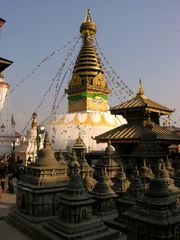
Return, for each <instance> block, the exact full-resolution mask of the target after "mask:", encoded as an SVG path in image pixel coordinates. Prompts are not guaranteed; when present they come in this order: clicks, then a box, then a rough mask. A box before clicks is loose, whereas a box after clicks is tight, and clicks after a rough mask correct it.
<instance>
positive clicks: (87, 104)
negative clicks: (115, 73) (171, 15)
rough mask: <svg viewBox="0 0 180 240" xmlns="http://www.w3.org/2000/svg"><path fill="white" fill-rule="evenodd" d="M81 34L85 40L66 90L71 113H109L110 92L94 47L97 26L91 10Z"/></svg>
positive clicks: (82, 25) (88, 12)
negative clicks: (90, 111)
mask: <svg viewBox="0 0 180 240" xmlns="http://www.w3.org/2000/svg"><path fill="white" fill-rule="evenodd" d="M80 33H81V36H82V40H83V45H82V48H81V50H80V52H79V55H78V58H77V60H76V64H75V66H74V70H73V74H72V79H71V81H70V83H69V87H68V89H67V90H66V93H68V95H69V96H68V100H69V112H76V111H83V110H93V111H107V110H108V109H109V107H108V101H107V94H108V93H109V92H110V90H109V89H108V86H107V82H106V80H105V78H104V73H103V70H102V66H101V64H100V60H99V57H98V54H97V52H96V49H95V47H94V45H93V42H94V36H95V34H96V24H95V23H94V22H92V20H91V15H90V11H89V9H88V10H87V13H86V17H85V20H84V22H83V23H82V24H81V27H80Z"/></svg>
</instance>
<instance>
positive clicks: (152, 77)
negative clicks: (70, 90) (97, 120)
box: [0, 0, 180, 131]
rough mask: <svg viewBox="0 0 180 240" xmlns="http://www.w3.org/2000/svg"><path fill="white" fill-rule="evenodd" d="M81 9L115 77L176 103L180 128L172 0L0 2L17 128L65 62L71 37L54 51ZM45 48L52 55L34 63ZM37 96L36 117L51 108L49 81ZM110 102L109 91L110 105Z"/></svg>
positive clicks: (0, 48)
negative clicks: (10, 61) (139, 81)
mask: <svg viewBox="0 0 180 240" xmlns="http://www.w3.org/2000/svg"><path fill="white" fill-rule="evenodd" d="M87 8H90V11H91V17H92V20H93V21H94V22H95V23H96V26H97V34H96V39H97V41H98V43H99V45H100V48H101V51H102V52H103V54H104V56H105V57H106V59H107V60H108V62H109V63H110V64H111V66H112V67H113V69H114V70H115V72H116V73H117V74H118V76H120V78H121V79H123V81H124V82H125V83H126V85H127V86H128V87H129V88H130V89H131V90H133V91H134V92H136V91H137V85H138V80H139V78H141V80H142V85H143V88H144V92H145V95H146V96H148V97H149V98H150V99H153V100H155V101H157V102H159V103H160V104H162V105H165V106H167V107H169V108H171V109H176V111H175V113H173V114H172V123H173V124H175V125H177V126H179V127H180V104H179V102H180V97H179V91H180V80H179V77H180V47H179V43H180V14H179V10H180V1H179V0H171V1H170V0H151V1H149V0H126V1H125V0H111V1H110V0H98V1H97V0H76V1H73V0H31V1H29V0H13V1H12V0H0V17H1V18H3V19H5V20H6V23H5V25H4V26H3V28H2V29H1V35H0V56H1V57H4V58H7V59H9V60H12V61H13V62H14V63H13V64H12V65H11V66H10V67H9V68H7V69H6V70H5V71H4V75H5V79H6V81H7V82H8V83H9V84H10V86H11V90H13V92H12V93H11V94H10V96H9V98H10V100H11V108H12V111H13V114H14V118H15V121H16V124H17V129H18V130H19V131H21V130H22V129H24V127H25V125H26V124H27V122H28V121H29V119H30V118H31V115H32V113H33V112H34V111H35V110H36V109H37V106H38V105H39V104H40V103H41V101H42V98H43V95H44V94H45V93H46V92H47V89H48V88H49V86H50V84H51V82H52V80H53V79H54V77H55V76H56V73H57V71H58V69H59V68H60V67H61V65H62V64H63V63H64V62H65V60H64V59H65V57H66V54H67V52H68V51H71V50H69V48H71V47H72V46H73V44H75V40H73V42H72V44H71V45H70V44H69V45H68V46H67V47H65V48H64V49H63V50H61V51H57V49H61V48H62V47H63V46H64V45H66V44H67V42H69V41H71V40H72V39H74V38H75V37H77V36H78V35H79V27H80V25H81V23H82V22H83V20H84V17H85V13H86V9H87ZM78 44H79V45H77V46H76V51H74V52H73V54H74V55H73V54H72V57H73V56H74V59H75V56H76V54H77V52H78V49H79V47H80V42H79V43H78ZM53 51H57V52H58V53H56V54H54V55H53V56H52V57H49V59H48V60H46V61H45V62H43V63H41V61H42V60H43V59H45V58H46V57H47V56H50V54H51V53H52V52H53ZM69 61H70V60H69ZM39 63H41V64H40V65H41V66H39V67H37V65H38V64H39ZM67 64H68V63H67ZM69 64H70V63H69ZM68 66H69V65H67V67H66V69H67V68H68ZM34 69H35V71H34V72H33V70H34ZM32 72H33V74H31V73H32ZM28 74H30V76H28V77H27V75H28ZM62 76H63V75H62ZM68 76H69V75H68V74H67V79H66V82H65V83H64V84H65V85H63V88H65V87H66V84H67V82H68V80H69V79H68ZM23 79H25V80H24V81H22V80H23ZM20 82H22V83H21V84H20V85H19V86H18V87H16V85H18V83H20ZM62 94H63V91H61V92H60V95H59V96H60V97H61V95H62ZM45 95H46V97H45V101H43V104H42V105H41V106H40V107H39V109H38V111H37V113H38V121H39V122H41V121H42V120H43V119H45V118H46V117H47V116H48V115H49V114H50V112H51V109H52V105H53V102H54V99H55V86H54V90H53V88H52V90H51V91H50V92H48V94H45ZM118 103H119V100H118V99H116V98H115V96H114V95H113V94H111V96H110V105H112V106H114V105H116V104H118ZM60 105H61V106H60V109H59V112H60V113H61V112H65V111H66V105H67V102H66V101H63V102H62V103H61V104H60Z"/></svg>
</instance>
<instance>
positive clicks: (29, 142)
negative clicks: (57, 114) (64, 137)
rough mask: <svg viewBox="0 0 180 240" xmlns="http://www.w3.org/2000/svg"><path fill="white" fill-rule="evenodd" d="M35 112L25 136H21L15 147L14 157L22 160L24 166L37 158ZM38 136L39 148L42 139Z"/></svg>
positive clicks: (41, 144)
mask: <svg viewBox="0 0 180 240" xmlns="http://www.w3.org/2000/svg"><path fill="white" fill-rule="evenodd" d="M37 133H38V125H37V114H36V113H33V115H32V123H31V128H30V129H28V130H27V133H26V136H23V137H22V138H21V140H20V143H19V145H17V146H16V148H15V159H16V160H18V159H20V160H22V161H23V164H24V165H25V166H26V165H28V163H32V162H35V160H36V158H37V151H38V146H37V145H38V142H37ZM38 138H39V140H40V141H39V148H42V147H43V139H42V138H41V136H39V137H38Z"/></svg>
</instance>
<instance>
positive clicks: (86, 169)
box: [80, 156, 93, 179]
mask: <svg viewBox="0 0 180 240" xmlns="http://www.w3.org/2000/svg"><path fill="white" fill-rule="evenodd" d="M80 172H81V178H82V179H84V178H85V176H87V175H89V176H90V177H93V169H92V167H90V166H89V164H88V162H87V160H86V158H85V156H83V159H82V161H81V163H80Z"/></svg>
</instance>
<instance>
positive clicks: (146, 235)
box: [125, 163, 180, 240]
mask: <svg viewBox="0 0 180 240" xmlns="http://www.w3.org/2000/svg"><path fill="white" fill-rule="evenodd" d="M161 173H162V169H161V163H158V169H157V171H156V176H155V178H154V179H152V180H151V182H150V186H149V188H148V190H147V192H146V194H145V197H144V198H143V199H141V200H140V201H138V202H137V204H136V205H134V206H133V207H132V208H130V209H129V210H128V211H127V212H126V213H125V216H126V218H127V222H128V225H127V239H128V240H142V239H143V240H149V239H153V240H154V239H156V240H162V239H164V240H165V239H166V240H179V239H180V205H179V201H177V199H176V197H175V196H174V195H173V194H172V193H171V192H170V191H169V190H168V186H167V183H166V179H165V178H164V177H163V176H162V175H161Z"/></svg>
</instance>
